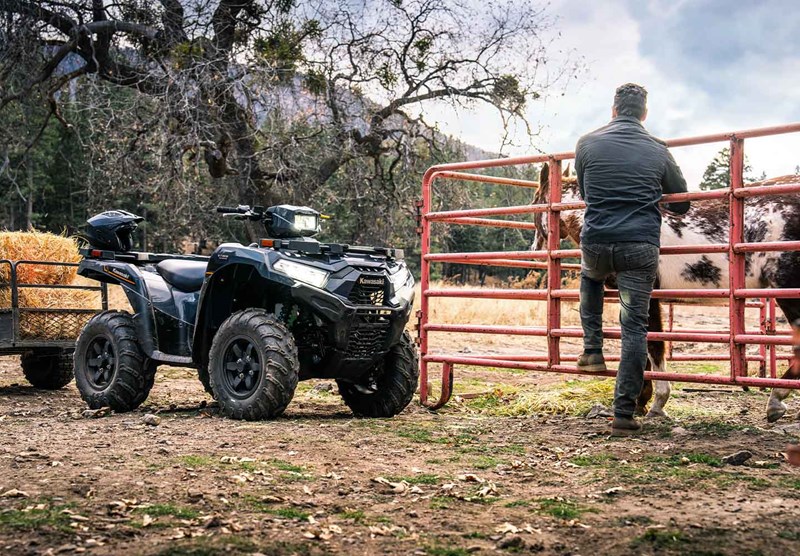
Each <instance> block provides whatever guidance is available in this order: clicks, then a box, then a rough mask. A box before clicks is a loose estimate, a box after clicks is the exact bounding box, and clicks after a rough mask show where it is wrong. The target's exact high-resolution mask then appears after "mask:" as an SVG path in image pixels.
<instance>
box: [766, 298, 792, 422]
mask: <svg viewBox="0 0 800 556" xmlns="http://www.w3.org/2000/svg"><path fill="white" fill-rule="evenodd" d="M775 301H776V302H777V303H778V306H779V307H780V308H781V311H783V314H784V316H785V317H786V320H788V321H789V324H792V323H794V322H795V321H796V320H797V319H798V318H800V300H798V299H776V300H775ZM781 378H785V379H790V380H792V379H793V380H800V366H799V365H798V364H797V362H796V361H793V362H792V363H791V364H790V365H789V368H788V369H787V370H786V372H785V373H784V374H783V376H782V377H781ZM791 393H792V390H791V389H789V388H774V389H773V390H772V393H771V394H770V396H769V399H768V400H767V421H768V422H770V423H774V422H775V421H777V420H778V419H780V418H781V417H783V416H784V415H785V414H786V410H787V407H786V404H785V403H783V400H785V399H786V398H787V397H789V394H791Z"/></svg>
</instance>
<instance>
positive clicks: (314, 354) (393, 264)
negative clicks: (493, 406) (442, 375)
mask: <svg viewBox="0 0 800 556" xmlns="http://www.w3.org/2000/svg"><path fill="white" fill-rule="evenodd" d="M217 212H219V213H221V214H223V215H225V216H231V217H233V218H235V219H238V220H245V221H251V222H257V223H263V224H264V225H265V227H266V231H267V235H268V237H267V238H265V239H262V240H260V241H259V242H258V243H254V244H251V245H248V246H245V245H242V244H240V243H224V244H222V245H220V246H219V247H218V248H217V249H216V250H215V251H214V252H213V253H212V254H211V256H210V257H201V256H194V255H172V254H159V253H147V252H137V251H133V250H132V249H131V246H132V240H131V234H132V233H133V231H134V230H135V229H136V226H137V223H138V222H141V221H142V218H141V217H138V216H136V215H134V214H131V213H129V212H125V211H108V212H105V213H102V214H99V215H97V216H95V217H93V218H91V219H89V220H88V221H87V227H86V232H85V236H86V238H87V240H88V242H89V245H88V247H86V248H84V249H83V250H82V255H83V260H82V261H81V263H80V266H79V269H78V273H79V274H80V275H82V276H85V277H87V278H90V279H94V280H97V281H99V282H104V283H109V284H117V285H119V286H121V287H122V288H123V289H124V291H125V293H126V295H127V297H128V300H129V301H130V304H131V307H132V308H133V310H134V314H132V315H131V314H129V313H127V312H123V311H104V312H102V313H99V314H97V315H96V316H94V317H93V318H92V319H91V320H90V321H89V322H88V323H87V324H86V326H85V327H84V328H83V330H82V332H81V334H80V336H79V338H78V342H77V345H76V348H75V377H76V383H77V386H78V389H79V390H80V393H81V396H82V397H83V399H84V401H86V403H87V404H88V405H89V407H91V408H101V407H110V408H112V409H113V410H115V411H120V412H122V411H130V410H133V409H135V408H136V407H138V406H139V405H140V404H141V403H142V402H144V400H145V399H147V396H148V393H149V392H150V389H151V388H152V386H153V382H154V378H155V373H156V369H157V367H158V366H159V365H170V366H182V367H191V368H194V369H197V375H198V378H199V379H200V381H201V382H202V384H203V386H204V387H205V389H206V391H207V392H208V393H209V394H211V395H212V396H213V397H214V398H215V399H216V400H217V402H218V404H219V409H220V412H221V413H222V414H223V415H225V416H228V417H232V418H234V419H247V420H257V419H269V418H272V417H276V416H278V415H280V414H281V413H283V411H284V410H285V409H286V407H287V405H289V402H290V401H291V400H292V397H293V395H294V391H295V388H296V387H297V382H298V380H306V379H311V378H327V379H335V380H336V382H337V384H338V387H339V393H340V394H341V396H342V398H343V399H344V402H345V403H346V404H347V405H348V406H349V407H350V409H351V410H352V411H353V413H354V414H356V415H358V416H365V417H390V416H393V415H396V414H397V413H399V412H400V411H402V410H403V409H404V408H405V407H406V406H407V405H408V404H409V402H410V401H411V399H412V397H413V395H414V392H415V390H416V388H417V382H418V379H419V368H418V356H417V351H416V347H415V345H414V342H413V341H412V339H411V337H410V335H409V334H408V333H407V332H405V325H406V323H407V322H408V319H409V316H410V314H411V309H412V305H413V299H414V279H413V277H412V275H411V273H410V272H409V270H408V268H407V266H406V264H405V262H404V261H403V252H402V251H401V250H399V249H390V248H384V247H355V246H350V245H344V244H336V243H321V242H319V241H318V240H316V239H314V237H313V236H315V235H316V234H317V233H318V232H319V231H320V219H321V215H320V213H319V212H317V211H315V210H313V209H310V208H307V207H295V206H289V205H278V206H274V207H269V208H267V209H264V208H263V207H258V206H255V207H252V208H251V207H250V206H247V205H240V206H238V207H217Z"/></svg>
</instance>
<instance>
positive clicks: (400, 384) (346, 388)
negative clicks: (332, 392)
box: [336, 332, 419, 417]
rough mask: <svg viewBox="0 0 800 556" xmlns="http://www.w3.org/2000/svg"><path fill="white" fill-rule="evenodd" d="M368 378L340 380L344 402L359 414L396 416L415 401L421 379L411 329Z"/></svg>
mask: <svg viewBox="0 0 800 556" xmlns="http://www.w3.org/2000/svg"><path fill="white" fill-rule="evenodd" d="M365 381H366V385H361V384H358V385H357V384H353V383H352V382H347V381H344V380H337V381H336V384H338V385H339V393H340V394H341V396H342V399H343V400H344V403H345V404H347V407H349V408H350V409H351V410H352V411H353V413H354V414H355V415H357V416H359V417H393V416H395V415H397V414H398V413H400V412H401V411H403V410H404V409H405V408H406V406H407V405H408V404H409V403H411V399H412V398H413V397H414V392H416V390H417V383H418V382H419V357H418V355H417V349H416V347H415V346H414V341H413V340H412V339H411V336H410V335H409V334H408V332H403V335H402V336H401V338H400V341H399V342H398V343H397V344H395V345H394V347H392V349H391V350H389V353H388V354H387V355H386V357H385V358H384V360H383V362H381V363H380V365H379V366H378V367H377V368H376V369H375V370H374V371H372V372H371V373H370V374H369V375H368V376H367V377H365ZM370 390H372V391H370Z"/></svg>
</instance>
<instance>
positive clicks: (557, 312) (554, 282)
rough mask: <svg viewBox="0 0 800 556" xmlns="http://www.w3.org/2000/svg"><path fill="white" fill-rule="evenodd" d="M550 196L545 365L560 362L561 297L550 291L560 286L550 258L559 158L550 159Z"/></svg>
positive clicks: (557, 240)
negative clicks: (553, 333)
mask: <svg viewBox="0 0 800 556" xmlns="http://www.w3.org/2000/svg"><path fill="white" fill-rule="evenodd" d="M548 178H549V182H550V195H549V204H550V206H549V210H548V211H547V364H548V366H550V367H553V366H554V365H560V364H561V338H560V337H558V336H553V335H552V331H553V330H557V329H559V328H561V298H559V297H554V296H553V291H554V290H559V289H561V259H558V258H556V257H553V254H552V253H553V251H557V250H558V249H559V248H560V247H561V212H559V211H557V210H553V205H554V204H556V203H560V202H561V161H560V160H555V159H553V158H551V159H550V171H549V176H548Z"/></svg>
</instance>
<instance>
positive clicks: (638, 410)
mask: <svg viewBox="0 0 800 556" xmlns="http://www.w3.org/2000/svg"><path fill="white" fill-rule="evenodd" d="M633 414H634V415H636V416H637V417H642V416H644V415H646V414H647V406H645V407H641V406H639V407H637V408H636V409H635V410H634V412H633ZM797 416H798V419H800V413H798V414H797Z"/></svg>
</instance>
